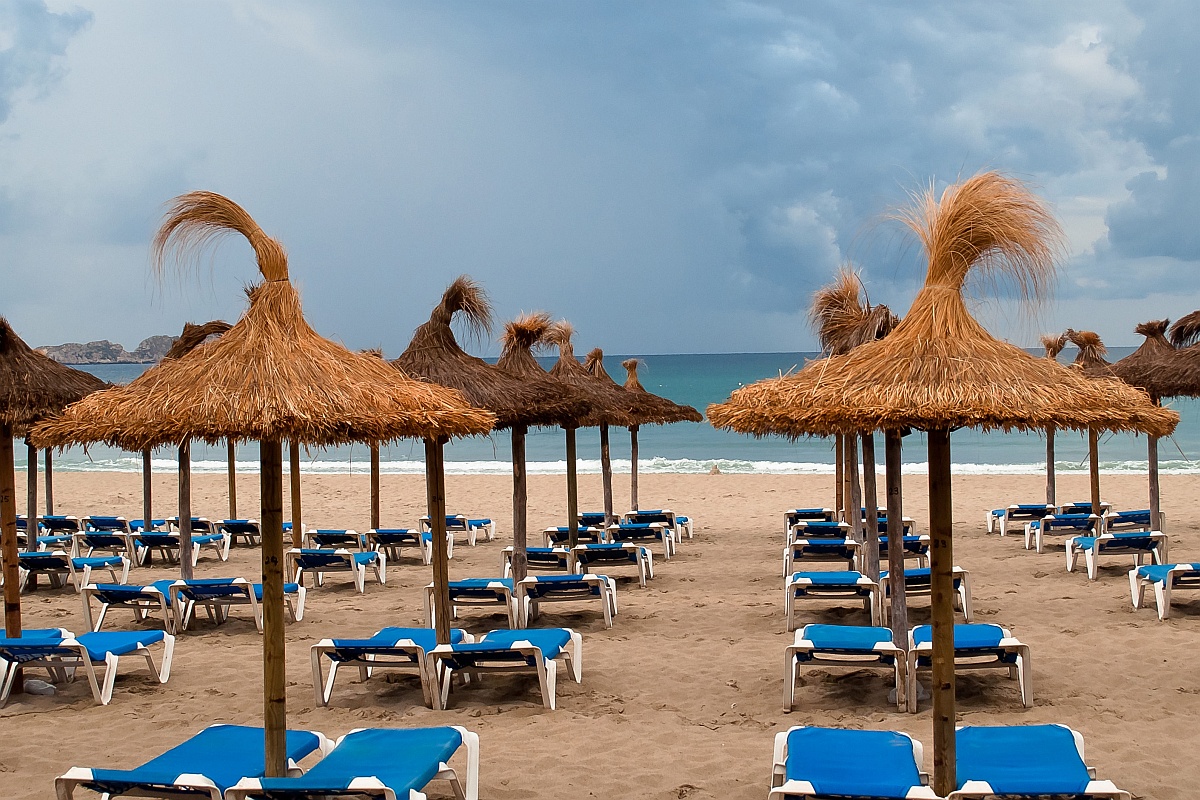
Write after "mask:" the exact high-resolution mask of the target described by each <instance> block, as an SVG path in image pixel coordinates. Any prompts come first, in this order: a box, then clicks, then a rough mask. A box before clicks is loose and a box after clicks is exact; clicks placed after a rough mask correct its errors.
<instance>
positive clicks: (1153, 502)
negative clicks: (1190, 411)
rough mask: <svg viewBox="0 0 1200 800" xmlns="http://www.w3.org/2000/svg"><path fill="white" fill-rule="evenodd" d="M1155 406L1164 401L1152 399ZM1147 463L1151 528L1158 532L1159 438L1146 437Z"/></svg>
mask: <svg viewBox="0 0 1200 800" xmlns="http://www.w3.org/2000/svg"><path fill="white" fill-rule="evenodd" d="M1150 399H1151V400H1152V401H1154V405H1156V406H1161V405H1162V401H1161V400H1159V399H1158V398H1157V397H1151V398H1150ZM1146 461H1147V467H1148V471H1149V474H1148V475H1147V476H1146V477H1147V479H1148V482H1149V484H1150V527H1151V528H1153V529H1154V530H1156V531H1161V530H1162V518H1161V517H1162V498H1161V497H1160V496H1159V490H1158V437H1157V436H1147V437H1146Z"/></svg>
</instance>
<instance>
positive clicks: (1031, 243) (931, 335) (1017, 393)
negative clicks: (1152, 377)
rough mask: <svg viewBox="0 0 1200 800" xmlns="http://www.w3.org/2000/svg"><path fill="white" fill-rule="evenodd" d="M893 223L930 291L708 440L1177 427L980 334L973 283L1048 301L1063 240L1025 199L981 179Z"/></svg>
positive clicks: (747, 396) (1104, 385)
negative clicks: (924, 261)
mask: <svg viewBox="0 0 1200 800" xmlns="http://www.w3.org/2000/svg"><path fill="white" fill-rule="evenodd" d="M914 199H915V203H914V204H913V207H912V208H910V209H909V210H908V211H906V212H904V213H902V214H901V215H900V216H899V218H900V219H902V220H903V221H905V222H906V223H907V224H908V225H909V227H911V228H912V229H913V230H914V231H915V232H916V234H917V235H918V236H919V237H920V239H921V241H922V243H923V244H924V246H925V250H926V252H927V254H928V257H929V266H928V271H927V273H926V278H925V286H924V288H922V289H921V291H920V292H919V293H918V294H917V296H916V298H915V299H914V300H913V304H912V307H911V308H910V309H909V312H908V314H907V315H906V316H905V317H904V319H903V320H902V321H901V322H900V324H899V325H897V326H896V329H895V330H893V331H892V332H891V333H890V334H889V335H888V336H887V337H886V338H884V339H879V340H876V341H870V342H867V343H865V344H863V345H861V346H860V347H856V348H854V349H853V350H851V351H850V352H849V353H846V354H844V355H834V356H830V357H829V358H825V359H821V360H818V361H813V362H810V363H809V364H807V365H806V366H805V367H804V368H803V369H801V370H800V371H799V372H797V373H795V374H793V375H789V376H784V377H780V378H772V379H768V380H764V381H759V382H757V383H754V384H751V385H750V386H746V387H744V388H742V389H739V390H737V391H735V392H734V393H733V395H732V396H731V397H730V399H729V400H728V401H727V402H725V403H719V404H715V405H712V406H709V409H708V417H709V419H710V421H712V423H713V424H714V425H716V426H717V427H721V428H730V429H733V430H736V431H740V432H744V433H751V434H755V435H760V436H761V435H783V436H788V437H792V438H796V437H801V436H812V435H830V434H837V433H846V434H850V433H856V432H859V431H870V430H881V429H885V430H886V429H896V430H898V429H903V428H906V427H911V428H916V429H919V430H941V429H948V428H953V427H958V426H963V427H974V428H982V429H984V430H992V429H1001V430H1012V429H1019V430H1038V429H1042V428H1046V427H1049V426H1054V427H1058V428H1075V429H1086V428H1088V427H1096V428H1099V429H1106V430H1137V431H1144V432H1147V433H1152V434H1155V435H1165V434H1166V433H1169V432H1170V431H1171V430H1173V429H1174V427H1175V424H1176V423H1177V422H1178V420H1179V416H1178V415H1177V414H1175V413H1174V412H1169V411H1166V410H1164V409H1160V408H1157V407H1155V406H1154V405H1152V404H1151V403H1150V399H1149V397H1148V396H1147V395H1146V394H1145V393H1144V392H1141V391H1139V390H1137V389H1134V388H1132V387H1130V386H1127V385H1126V384H1124V383H1121V382H1120V381H1117V380H1115V379H1100V380H1090V379H1087V378H1085V377H1084V376H1082V375H1080V374H1079V372H1078V371H1077V370H1075V371H1072V370H1070V369H1068V368H1066V367H1062V366H1060V365H1058V364H1057V363H1055V362H1053V361H1050V360H1048V359H1045V358H1035V357H1034V356H1032V355H1030V354H1029V353H1027V352H1025V351H1024V350H1021V349H1019V348H1017V347H1015V346H1013V345H1011V344H1008V343H1006V342H1001V341H999V340H997V339H995V338H994V337H992V336H991V334H989V333H988V332H987V331H986V330H985V329H984V328H983V326H982V325H980V324H979V323H978V322H977V321H976V320H975V318H974V317H973V316H971V314H970V312H969V311H968V310H967V306H966V302H965V300H964V297H963V287H964V284H965V283H966V281H967V279H968V278H970V277H975V276H980V275H982V276H983V277H985V278H986V277H992V278H993V279H996V278H1004V277H1006V276H1007V277H1008V278H1010V279H1012V280H1013V281H1014V282H1015V283H1016V285H1017V288H1018V289H1019V290H1020V291H1021V292H1023V293H1024V294H1025V295H1026V296H1028V297H1033V298H1037V297H1040V296H1042V295H1043V293H1044V292H1045V291H1046V290H1047V289H1048V287H1049V285H1050V283H1051V282H1052V280H1053V278H1054V274H1055V260H1056V257H1057V255H1058V251H1059V242H1060V240H1061V232H1060V229H1059V227H1058V225H1057V223H1056V222H1055V220H1054V218H1053V216H1052V215H1051V214H1050V212H1049V211H1048V210H1047V209H1046V208H1045V207H1044V206H1043V205H1042V203H1041V202H1040V201H1039V200H1038V199H1037V198H1036V197H1034V196H1033V195H1032V194H1031V193H1030V192H1029V191H1028V190H1027V189H1026V188H1025V187H1024V186H1022V185H1021V184H1020V183H1018V182H1017V181H1015V180H1012V179H1010V178H1007V177H1005V176H1002V175H1000V174H998V173H994V172H988V173H983V174H980V175H977V176H975V177H973V178H970V179H968V180H966V181H964V182H962V183H960V184H956V185H953V186H950V187H948V188H947V189H946V190H945V191H944V192H943V193H942V194H941V197H940V198H938V197H937V196H935V194H934V192H933V189H932V188H930V189H928V190H927V191H926V192H924V193H922V194H921V195H919V196H917V197H915V198H914Z"/></svg>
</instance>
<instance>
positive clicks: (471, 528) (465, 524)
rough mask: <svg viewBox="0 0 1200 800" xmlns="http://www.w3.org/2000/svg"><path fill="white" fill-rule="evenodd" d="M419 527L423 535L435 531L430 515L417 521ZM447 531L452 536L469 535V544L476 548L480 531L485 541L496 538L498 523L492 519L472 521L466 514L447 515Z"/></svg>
mask: <svg viewBox="0 0 1200 800" xmlns="http://www.w3.org/2000/svg"><path fill="white" fill-rule="evenodd" d="M417 527H418V528H420V529H421V532H422V533H428V532H429V531H431V530H433V525H432V524H431V522H430V519H429V515H428V514H427V515H425V516H423V517H420V518H419V519H418V520H417ZM446 531H447V532H448V533H450V534H452V535H453V534H454V533H465V534H466V535H467V544H468V545H470V546H471V547H474V546H475V543H476V540H477V538H478V535H479V532H480V531H483V538H484V540H485V541H489V542H490V541H492V540H493V539H495V538H496V521H495V520H491V519H470V518H468V517H467V516H466V515H464V514H447V515H446Z"/></svg>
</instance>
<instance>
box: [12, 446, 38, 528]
mask: <svg viewBox="0 0 1200 800" xmlns="http://www.w3.org/2000/svg"><path fill="white" fill-rule="evenodd" d="M25 447H26V450H25V546H26V547H27V548H29V550H30V552H32V551H34V550H37V507H38V451H37V448H36V447H34V446H33V445H31V444H29V440H28V439H26V441H25ZM15 519H16V518H15V517H14V520H15ZM13 524H14V525H15V524H16V522H15V521H14V522H13Z"/></svg>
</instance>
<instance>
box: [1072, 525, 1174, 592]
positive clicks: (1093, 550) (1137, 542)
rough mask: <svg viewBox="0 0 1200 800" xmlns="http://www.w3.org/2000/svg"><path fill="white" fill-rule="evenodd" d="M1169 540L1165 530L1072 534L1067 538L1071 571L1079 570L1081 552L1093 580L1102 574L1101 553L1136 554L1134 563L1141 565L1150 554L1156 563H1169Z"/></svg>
mask: <svg viewBox="0 0 1200 800" xmlns="http://www.w3.org/2000/svg"><path fill="white" fill-rule="evenodd" d="M1167 544H1168V543H1167V535H1166V534H1165V533H1163V532H1161V531H1145V532H1129V533H1125V532H1122V533H1108V532H1107V531H1106V532H1104V533H1102V534H1100V535H1099V536H1072V537H1071V538H1070V539H1068V540H1067V549H1066V553H1067V572H1074V571H1075V566H1076V564H1077V563H1078V561H1079V555H1080V554H1081V553H1082V554H1083V560H1084V563H1085V564H1086V565H1087V576H1088V580H1089V581H1094V580H1096V578H1097V577H1098V576H1099V574H1100V564H1099V563H1098V562H1099V560H1100V556H1133V561H1134V566H1135V567H1140V566H1142V561H1143V560H1144V559H1145V557H1146V556H1147V555H1149V556H1150V560H1151V562H1152V563H1155V564H1165V563H1166V562H1167ZM1147 545H1148V546H1147Z"/></svg>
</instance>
